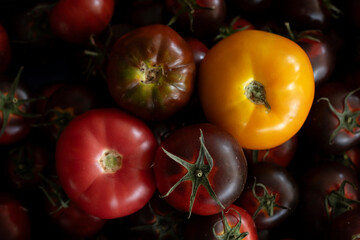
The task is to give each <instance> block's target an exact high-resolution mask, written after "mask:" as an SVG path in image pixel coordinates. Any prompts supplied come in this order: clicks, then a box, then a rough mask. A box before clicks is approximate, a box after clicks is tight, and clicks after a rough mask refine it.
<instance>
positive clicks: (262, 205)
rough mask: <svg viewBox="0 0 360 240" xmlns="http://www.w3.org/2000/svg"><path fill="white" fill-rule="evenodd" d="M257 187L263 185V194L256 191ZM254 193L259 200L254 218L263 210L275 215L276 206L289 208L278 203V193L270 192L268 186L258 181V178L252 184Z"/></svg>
mask: <svg viewBox="0 0 360 240" xmlns="http://www.w3.org/2000/svg"><path fill="white" fill-rule="evenodd" d="M256 187H261V188H262V189H263V194H262V195H258V194H257V193H256V191H255V188H256ZM252 193H253V195H254V197H255V198H256V199H257V200H258V202H259V207H258V208H257V209H256V211H255V212H254V214H253V219H255V218H256V216H257V215H258V213H259V212H260V211H261V210H265V211H266V213H267V214H268V215H269V216H273V215H274V208H275V207H278V208H282V209H288V208H287V207H285V206H281V205H280V204H278V203H276V197H277V195H276V194H273V193H269V192H268V190H267V189H266V186H265V185H264V184H262V183H257V182H256V179H255V182H254V184H253V186H252Z"/></svg>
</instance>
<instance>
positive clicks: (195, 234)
mask: <svg viewBox="0 0 360 240" xmlns="http://www.w3.org/2000/svg"><path fill="white" fill-rule="evenodd" d="M224 214H225V218H226V220H227V221H228V223H229V225H230V227H234V226H235V225H236V224H238V222H239V220H241V227H240V230H239V232H240V233H245V232H247V233H248V235H247V236H246V237H245V238H244V240H258V239H259V238H258V234H257V230H256V226H255V223H254V220H253V219H252V218H251V215H250V214H249V213H248V212H247V211H246V210H245V209H243V208H241V207H239V206H237V205H234V204H232V205H230V207H229V208H227V209H225V210H224ZM239 215H240V217H241V219H240V217H239ZM213 228H215V232H216V234H217V235H218V236H221V235H222V234H223V232H224V225H223V218H222V215H221V213H218V214H214V215H211V216H199V215H197V216H193V217H192V218H191V219H190V220H189V221H187V222H186V226H185V231H184V237H185V239H186V240H215V239H218V238H216V237H215V236H214V233H213Z"/></svg>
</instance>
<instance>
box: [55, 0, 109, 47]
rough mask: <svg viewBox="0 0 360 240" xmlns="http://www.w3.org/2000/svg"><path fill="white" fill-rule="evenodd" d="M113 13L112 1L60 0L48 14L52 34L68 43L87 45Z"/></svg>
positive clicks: (104, 26)
mask: <svg viewBox="0 0 360 240" xmlns="http://www.w3.org/2000/svg"><path fill="white" fill-rule="evenodd" d="M113 13H114V0H77V1H73V0H60V1H59V2H58V3H57V4H56V5H55V7H54V8H53V10H52V12H51V13H50V24H51V29H52V30H53V32H54V34H55V35H57V36H58V37H60V38H61V39H63V40H64V41H66V42H69V43H78V44H79V43H88V42H89V39H90V36H91V35H92V34H94V35H98V34H100V33H101V32H103V31H104V30H105V28H106V27H107V26H108V24H109V23H110V20H111V18H112V16H113Z"/></svg>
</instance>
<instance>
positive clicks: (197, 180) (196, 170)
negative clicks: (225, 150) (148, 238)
mask: <svg viewBox="0 0 360 240" xmlns="http://www.w3.org/2000/svg"><path fill="white" fill-rule="evenodd" d="M199 140H200V151H199V155H198V158H197V160H196V162H195V163H189V162H187V161H185V160H183V159H181V158H179V157H178V156H175V155H174V154H172V153H170V152H168V151H166V150H165V149H164V148H162V150H163V151H164V152H165V154H166V155H167V156H168V157H170V158H171V159H172V160H174V161H175V162H177V163H179V164H180V165H181V166H183V167H185V168H186V169H187V171H188V172H187V173H186V174H185V175H184V176H183V177H182V178H181V179H180V180H179V181H178V182H176V183H175V184H174V186H172V187H171V188H170V190H169V191H168V192H167V193H166V194H165V195H163V196H160V197H161V198H164V197H167V196H169V195H170V194H171V193H172V192H173V191H174V189H175V188H176V187H177V186H178V185H179V184H180V183H182V182H184V181H191V183H192V191H191V195H190V206H189V216H188V218H190V216H191V211H192V207H193V204H194V201H195V197H196V193H197V190H198V189H199V187H200V185H202V186H204V187H205V189H206V190H207V192H208V193H209V195H210V196H211V197H212V198H213V199H214V200H215V201H216V203H217V204H218V205H219V206H220V207H221V208H223V209H225V207H224V206H223V205H222V203H221V202H220V200H219V199H218V197H217V196H216V194H215V192H214V190H213V188H212V187H211V185H210V182H209V178H208V175H209V173H210V172H211V170H212V168H213V166H214V160H213V158H212V157H211V155H210V153H209V151H208V150H207V148H206V146H205V140H204V135H203V132H202V130H201V129H200V138H199ZM205 158H206V160H207V162H208V164H205Z"/></svg>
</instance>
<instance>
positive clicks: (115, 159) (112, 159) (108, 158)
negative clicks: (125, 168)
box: [99, 150, 123, 173]
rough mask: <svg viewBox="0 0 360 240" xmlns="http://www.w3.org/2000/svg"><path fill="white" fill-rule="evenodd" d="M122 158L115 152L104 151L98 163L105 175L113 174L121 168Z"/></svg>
mask: <svg viewBox="0 0 360 240" xmlns="http://www.w3.org/2000/svg"><path fill="white" fill-rule="evenodd" d="M122 158H123V156H122V155H121V154H120V153H118V152H117V151H116V150H106V151H104V153H103V154H102V156H101V157H100V160H99V163H100V166H101V168H102V169H103V171H104V172H105V173H115V172H116V171H117V170H119V169H120V168H121V166H122Z"/></svg>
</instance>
